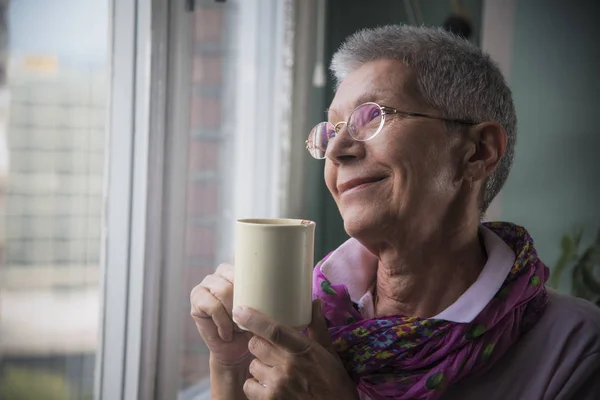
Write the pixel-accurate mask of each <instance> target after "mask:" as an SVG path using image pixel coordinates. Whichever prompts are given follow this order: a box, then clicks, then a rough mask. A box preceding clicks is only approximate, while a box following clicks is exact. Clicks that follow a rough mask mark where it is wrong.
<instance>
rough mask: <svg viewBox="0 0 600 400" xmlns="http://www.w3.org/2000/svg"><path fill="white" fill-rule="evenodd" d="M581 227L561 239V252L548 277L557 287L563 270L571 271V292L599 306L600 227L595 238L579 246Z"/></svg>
mask: <svg viewBox="0 0 600 400" xmlns="http://www.w3.org/2000/svg"><path fill="white" fill-rule="evenodd" d="M582 238H583V229H582V228H578V229H575V230H574V231H573V233H572V234H570V235H569V234H566V235H564V236H563V237H562V239H561V254H560V257H559V258H558V261H557V263H556V266H555V268H554V271H553V273H552V275H551V277H550V282H549V283H550V286H552V287H554V288H557V287H558V285H559V282H560V278H561V276H562V275H563V273H564V272H566V271H570V272H571V277H572V281H571V294H573V295H574V296H577V297H581V298H583V299H586V300H588V301H590V302H592V303H594V304H596V305H597V306H599V307H600V229H599V230H598V233H597V235H596V238H595V240H594V241H593V242H592V243H591V244H590V245H589V246H588V247H587V248H583V249H582V248H581V239H582Z"/></svg>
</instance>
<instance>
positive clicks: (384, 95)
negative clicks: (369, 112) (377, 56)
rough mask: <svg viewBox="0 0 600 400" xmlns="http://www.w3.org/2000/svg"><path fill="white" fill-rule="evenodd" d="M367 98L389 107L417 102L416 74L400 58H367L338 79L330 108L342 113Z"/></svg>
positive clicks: (332, 110) (365, 100) (333, 111)
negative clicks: (367, 59) (338, 83)
mask: <svg viewBox="0 0 600 400" xmlns="http://www.w3.org/2000/svg"><path fill="white" fill-rule="evenodd" d="M367 101H374V102H379V103H382V104H381V105H386V106H390V107H401V106H408V105H413V104H415V103H417V102H419V94H418V89H417V81H416V77H415V74H414V73H413V72H412V71H411V70H410V68H409V67H408V66H406V64H404V63H403V62H402V61H400V60H376V61H370V62H367V63H365V64H363V65H361V66H360V67H359V68H357V69H356V70H354V71H352V72H351V73H349V74H348V75H347V76H346V78H344V80H343V81H342V82H341V83H340V86H339V88H338V89H337V91H336V93H335V96H334V98H333V101H332V102H331V105H330V107H329V112H330V114H332V113H333V114H343V113H345V112H348V111H349V110H350V111H351V110H352V109H354V108H355V107H356V106H358V105H360V104H362V103H364V102H367ZM386 103H387V104H386Z"/></svg>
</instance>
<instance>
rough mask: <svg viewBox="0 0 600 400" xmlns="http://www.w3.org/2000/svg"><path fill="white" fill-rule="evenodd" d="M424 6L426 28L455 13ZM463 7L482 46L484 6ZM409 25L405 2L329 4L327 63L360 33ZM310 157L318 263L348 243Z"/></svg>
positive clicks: (320, 94)
mask: <svg viewBox="0 0 600 400" xmlns="http://www.w3.org/2000/svg"><path fill="white" fill-rule="evenodd" d="M420 3H421V9H422V14H423V20H424V21H423V22H424V24H425V25H441V24H442V23H443V21H444V19H445V18H446V17H447V16H448V15H450V14H451V12H452V5H451V2H450V1H442V0H421V1H420ZM463 3H464V5H465V7H466V9H467V11H468V13H469V15H470V16H471V18H472V21H473V41H474V42H478V41H479V31H480V25H481V11H482V2H481V0H468V1H464V2H463ZM407 22H408V19H407V16H406V13H405V9H404V2H403V1H401V0H371V1H365V0H329V1H328V2H327V24H326V25H327V28H326V46H325V58H324V59H325V60H326V61H327V62H329V61H330V60H331V57H332V55H333V53H334V52H335V50H336V49H337V48H338V47H339V46H340V44H341V43H342V42H343V40H344V39H345V38H346V37H347V36H348V35H350V34H352V33H354V32H355V31H357V30H359V29H362V28H368V27H376V26H381V25H387V24H398V23H407ZM330 78H331V77H329V79H328V81H327V85H326V87H325V89H324V90H318V89H315V90H313V101H312V104H311V107H310V110H309V113H310V114H309V116H308V118H309V119H310V120H311V121H313V122H314V123H315V124H316V123H317V122H320V121H323V120H324V119H325V118H326V116H325V112H324V110H325V109H326V108H327V106H328V105H329V103H330V102H331V100H332V98H333V82H332V80H331V79H330ZM306 157H307V158H308V159H307V160H306V163H305V165H306V166H307V167H306V182H305V187H306V192H305V193H306V199H305V203H306V205H307V210H306V213H305V215H306V216H307V218H310V219H312V220H313V221H316V223H317V230H316V238H315V259H320V258H322V257H323V256H324V255H325V254H327V253H328V252H329V251H331V250H333V249H335V248H336V247H337V246H339V245H340V244H341V243H342V242H343V241H345V240H346V239H347V235H346V232H345V231H344V226H343V222H342V220H341V217H340V214H339V212H338V210H337V206H336V205H335V203H334V201H333V199H332V198H331V196H330V195H329V192H328V191H327V188H326V187H325V184H324V182H323V165H324V164H323V163H324V162H323V161H318V160H314V159H311V158H310V156H309V155H308V154H307V155H306Z"/></svg>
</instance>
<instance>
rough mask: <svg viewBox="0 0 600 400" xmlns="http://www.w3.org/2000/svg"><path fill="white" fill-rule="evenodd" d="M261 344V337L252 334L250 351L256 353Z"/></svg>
mask: <svg viewBox="0 0 600 400" xmlns="http://www.w3.org/2000/svg"><path fill="white" fill-rule="evenodd" d="M260 346H261V343H260V339H259V338H258V337H257V336H252V338H250V340H249V341H248V350H250V353H252V354H254V353H256V351H257V350H258V349H259V348H260ZM253 361H254V360H253Z"/></svg>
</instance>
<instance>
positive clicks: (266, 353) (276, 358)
mask: <svg viewBox="0 0 600 400" xmlns="http://www.w3.org/2000/svg"><path fill="white" fill-rule="evenodd" d="M248 350H249V351H250V353H252V355H254V357H256V358H257V359H259V361H261V362H262V363H264V364H266V365H280V364H282V363H283V362H284V357H283V355H282V354H281V352H282V351H284V350H282V349H281V348H278V347H275V346H274V345H272V344H271V343H269V342H268V341H266V340H265V339H263V338H261V337H259V336H253V337H252V338H251V339H250V340H249V341H248Z"/></svg>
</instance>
